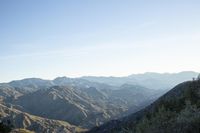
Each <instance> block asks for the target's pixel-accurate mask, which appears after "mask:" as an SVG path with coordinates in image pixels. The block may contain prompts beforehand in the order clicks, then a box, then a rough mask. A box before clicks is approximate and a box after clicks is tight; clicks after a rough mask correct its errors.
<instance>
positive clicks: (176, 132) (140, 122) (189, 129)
mask: <svg viewBox="0 0 200 133" xmlns="http://www.w3.org/2000/svg"><path fill="white" fill-rule="evenodd" d="M199 125H200V80H196V81H189V82H184V83H182V84H179V85H177V86H176V87H175V88H173V89H172V90H171V91H169V92H168V93H166V94H165V95H164V96H162V97H161V98H159V99H158V100H157V101H155V102H154V103H153V104H151V105H150V106H148V107H146V108H145V109H143V110H141V111H139V112H137V113H134V114H132V115H130V116H128V117H125V118H123V119H119V120H113V121H110V122H108V123H106V124H104V125H102V126H100V127H97V128H94V129H92V130H91V131H89V133H123V132H126V133H199V132H200V128H199Z"/></svg>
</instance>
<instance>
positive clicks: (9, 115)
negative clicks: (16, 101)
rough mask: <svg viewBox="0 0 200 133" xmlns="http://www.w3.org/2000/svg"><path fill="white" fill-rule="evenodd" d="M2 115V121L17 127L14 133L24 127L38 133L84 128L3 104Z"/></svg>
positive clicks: (76, 130)
mask: <svg viewBox="0 0 200 133" xmlns="http://www.w3.org/2000/svg"><path fill="white" fill-rule="evenodd" d="M0 116H1V118H0V120H1V122H3V123H4V124H5V125H8V126H9V125H10V127H11V128H16V129H15V130H13V131H12V132H13V133H14V132H17V131H19V130H20V131H21V132H22V131H23V130H22V129H28V130H30V131H34V132H37V133H38V132H43V133H48V132H51V133H58V132H60V133H73V132H79V131H81V130H82V129H81V128H78V127H76V126H73V125H70V124H69V123H67V122H64V121H58V120H52V119H45V118H42V117H38V116H34V115H30V114H28V113H25V112H21V111H19V110H16V109H13V108H8V107H6V106H5V105H3V104H0ZM18 128H22V129H18ZM24 131H25V130H24ZM82 131H83V130H82Z"/></svg>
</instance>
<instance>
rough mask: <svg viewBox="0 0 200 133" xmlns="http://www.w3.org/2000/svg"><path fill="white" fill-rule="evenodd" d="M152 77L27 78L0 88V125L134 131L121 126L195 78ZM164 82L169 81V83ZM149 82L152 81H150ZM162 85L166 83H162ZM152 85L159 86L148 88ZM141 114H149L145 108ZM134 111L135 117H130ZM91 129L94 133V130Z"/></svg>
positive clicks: (46, 129) (183, 75) (47, 129)
mask: <svg viewBox="0 0 200 133" xmlns="http://www.w3.org/2000/svg"><path fill="white" fill-rule="evenodd" d="M145 75H146V78H145ZM149 75H150V76H149ZM153 75H154V76H155V75H157V78H155V77H154V76H152V73H151V74H150V73H146V74H144V75H137V76H136V77H138V79H137V82H135V79H136V78H135V77H134V78H132V76H135V75H131V76H129V77H121V78H119V77H118V78H117V77H115V78H114V77H112V78H111V79H113V80H110V79H109V78H107V77H103V81H102V80H101V79H99V77H81V78H67V77H58V78H56V79H54V80H43V79H38V78H29V79H23V80H15V81H11V82H9V83H1V84H0V99H1V104H0V116H1V117H0V120H1V122H4V123H5V122H7V121H9V123H10V124H11V125H12V129H15V130H13V132H17V131H19V130H24V129H27V130H30V131H34V132H44V133H48V132H52V133H53V132H55V133H57V132H59V133H60V132H80V131H86V130H90V129H92V130H91V132H102V131H105V132H107V131H125V130H128V131H129V130H130V131H132V130H133V131H135V130H136V129H135V128H132V126H126V125H129V124H124V123H128V121H129V120H130V121H131V120H132V119H134V122H135V119H136V118H135V117H136V116H137V121H136V123H139V122H138V120H139V118H140V117H141V118H140V119H142V116H143V114H145V113H139V112H145V111H144V110H145V109H143V108H145V107H146V106H148V105H150V104H151V103H153V102H154V101H155V100H156V99H158V98H159V97H160V96H161V95H163V94H164V93H166V92H167V91H168V90H169V87H170V86H172V85H173V84H175V83H176V82H178V81H179V80H183V81H185V80H190V79H192V77H196V75H197V73H194V72H191V73H190V72H182V73H179V74H174V75H173V74H155V73H154V74H153ZM158 75H159V76H158ZM166 75H168V76H166ZM141 77H142V78H141ZM167 77H174V78H173V80H169V79H168V78H167ZM175 77H176V78H177V79H176V78H175ZM91 78H92V79H91ZM93 78H94V79H95V81H94V80H93ZM101 78H102V77H101ZM104 78H105V79H104ZM127 78H128V80H127ZM108 79H109V80H108ZM139 79H140V80H139ZM155 79H156V81H157V82H154V81H155ZM157 79H159V80H157ZM175 79H176V80H175ZM104 80H105V81H104ZM139 81H140V82H139ZM142 81H143V82H142ZM165 81H166V82H168V83H166V84H163V83H164V82H165ZM150 82H151V83H152V84H151V85H152V86H150V85H149V83H150ZM114 83H117V84H114ZM158 84H159V85H160V86H159V87H157V88H156V87H155V88H154V87H153V86H156V85H158ZM148 87H149V88H148ZM160 87H163V89H159V88H160ZM167 94H168V93H167ZM156 102H157V101H156ZM142 109H143V110H142ZM139 110H142V111H139ZM147 110H152V109H151V107H148V109H147ZM138 111H139V112H138ZM135 112H137V113H136V114H137V115H131V114H133V113H135ZM152 112H153V111H152ZM138 117H139V118H138ZM109 121H111V122H109ZM107 122H108V123H107ZM105 123H107V124H105ZM6 125H8V124H6ZM101 125H102V126H101ZM138 125H139V124H138ZM96 126H97V127H99V128H94V127H96ZM110 127H112V128H110ZM116 127H117V128H116ZM120 127H123V128H120ZM137 130H138V128H137Z"/></svg>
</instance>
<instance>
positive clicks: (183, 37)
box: [0, 0, 200, 82]
mask: <svg viewBox="0 0 200 133" xmlns="http://www.w3.org/2000/svg"><path fill="white" fill-rule="evenodd" d="M199 7H200V1H199V0H165V1H164V0H1V1H0V82H8V81H11V80H15V79H23V78H31V77H39V78H45V79H53V78H55V77H57V76H67V77H80V76H83V75H85V76H89V75H95V76H125V75H130V74H133V73H143V72H161V73H163V72H180V71H197V72H200V62H199V57H200V51H199V50H200V17H199V15H200V8H199Z"/></svg>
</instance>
